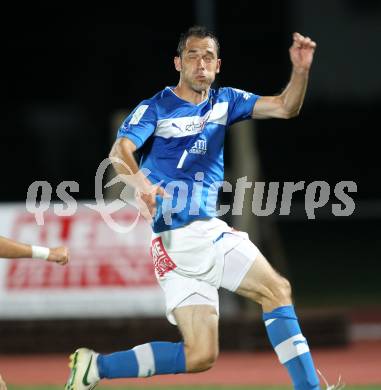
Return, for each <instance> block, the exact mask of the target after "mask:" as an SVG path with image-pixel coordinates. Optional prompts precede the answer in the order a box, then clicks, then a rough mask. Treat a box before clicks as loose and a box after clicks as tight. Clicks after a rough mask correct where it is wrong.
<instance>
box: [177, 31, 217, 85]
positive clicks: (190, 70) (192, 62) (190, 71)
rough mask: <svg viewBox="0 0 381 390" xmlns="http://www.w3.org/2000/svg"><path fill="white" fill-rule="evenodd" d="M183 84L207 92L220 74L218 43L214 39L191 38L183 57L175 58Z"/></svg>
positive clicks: (188, 40)
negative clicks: (217, 74)
mask: <svg viewBox="0 0 381 390" xmlns="http://www.w3.org/2000/svg"><path fill="white" fill-rule="evenodd" d="M175 65H176V69H177V70H178V71H179V72H180V77H181V80H182V82H184V83H186V84H187V85H188V86H189V87H190V88H191V89H192V90H193V91H195V92H201V91H205V90H206V89H208V88H209V87H210V85H211V84H212V83H213V81H214V79H215V77H216V73H219V72H220V65H221V60H220V59H219V58H217V47H216V43H215V42H214V40H213V39H212V38H197V37H189V38H188V39H187V42H186V45H185V48H184V50H183V53H182V55H181V57H176V58H175Z"/></svg>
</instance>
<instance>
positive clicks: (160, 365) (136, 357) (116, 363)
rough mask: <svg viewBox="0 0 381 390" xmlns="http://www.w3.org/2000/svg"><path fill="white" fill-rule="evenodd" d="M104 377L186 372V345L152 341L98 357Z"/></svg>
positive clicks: (99, 369) (102, 376) (100, 373)
mask: <svg viewBox="0 0 381 390" xmlns="http://www.w3.org/2000/svg"><path fill="white" fill-rule="evenodd" d="M97 364H98V371H99V376H100V377H101V378H109V379H112V378H137V377H147V376H152V375H160V374H180V373H183V372H185V353H184V343H168V342H153V343H149V344H143V345H138V346H137V347H135V348H132V349H130V350H128V351H121V352H115V353H112V354H110V355H101V354H99V356H98V360H97Z"/></svg>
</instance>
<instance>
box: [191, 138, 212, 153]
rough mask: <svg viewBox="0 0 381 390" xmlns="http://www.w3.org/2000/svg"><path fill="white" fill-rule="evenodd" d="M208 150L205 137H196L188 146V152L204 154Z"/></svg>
mask: <svg viewBox="0 0 381 390" xmlns="http://www.w3.org/2000/svg"><path fill="white" fill-rule="evenodd" d="M207 150H208V144H207V141H206V139H198V140H197V141H196V142H195V143H194V144H193V146H192V147H191V148H190V150H189V153H194V154H205V153H206V151H207Z"/></svg>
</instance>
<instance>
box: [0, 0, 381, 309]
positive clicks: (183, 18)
mask: <svg viewBox="0 0 381 390" xmlns="http://www.w3.org/2000/svg"><path fill="white" fill-rule="evenodd" d="M106 4H107V5H106ZM209 5H210V4H209V2H207V1H204V2H202V1H200V2H197V1H184V2H172V1H169V2H148V3H147V2H133V3H132V2H110V3H102V2H101V3H99V4H96V3H91V4H90V3H88V4H87V3H81V2H77V3H74V2H73V3H70V2H42V1H40V2H33V5H32V4H25V5H21V4H13V5H9V6H10V8H9V9H8V10H7V11H6V12H3V20H4V22H3V23H4V24H2V27H1V28H2V30H3V32H2V39H1V42H2V44H1V57H2V60H1V61H2V71H1V73H0V78H1V88H0V94H1V95H2V110H1V111H2V115H1V132H0V164H1V167H2V168H1V178H2V179H1V185H0V202H14V201H17V202H24V201H25V198H26V193H27V189H28V186H29V185H30V184H31V183H32V182H33V181H35V180H47V181H49V182H50V183H51V184H52V186H53V188H55V187H56V186H57V185H58V184H59V183H60V182H61V181H63V180H75V181H77V182H78V183H79V188H80V191H79V193H78V194H74V197H75V198H76V199H78V200H87V199H92V198H93V197H94V174H95V172H96V169H97V167H98V164H99V162H100V161H101V160H103V159H104V158H105V157H106V156H107V155H108V152H109V149H110V146H111V135H110V134H111V120H112V117H113V115H114V114H115V112H118V111H120V110H128V109H131V108H133V107H134V106H135V105H136V104H138V103H139V102H140V101H141V100H143V99H144V98H147V97H150V96H152V95H153V94H155V93H156V92H157V91H158V90H160V89H162V88H163V87H164V86H166V85H175V84H176V82H177V80H178V74H177V72H176V71H175V70H174V67H173V64H172V59H173V56H174V54H175V50H176V46H177V41H178V38H179V34H180V33H181V32H183V31H184V30H186V29H187V28H188V27H189V26H191V25H193V24H196V23H197V22H199V23H200V22H202V21H203V20H204V21H206V22H207V23H208V24H211V25H213V26H214V30H215V32H216V33H217V35H218V37H219V39H220V43H221V46H222V50H221V57H222V61H223V62H222V73H221V75H220V76H219V78H218V83H219V85H227V86H234V87H237V88H242V89H245V90H248V91H253V92H256V93H258V94H262V95H264V94H275V93H277V92H279V91H280V90H281V89H282V88H283V87H284V86H285V85H286V82H287V80H288V77H289V74H290V69H291V68H290V61H289V56H288V48H289V45H290V43H291V34H292V32H293V31H299V32H301V33H302V34H305V35H309V36H310V37H311V38H312V39H314V40H315V41H316V42H317V45H318V48H317V51H316V55H315V61H314V64H313V67H312V71H311V81H310V85H309V88H308V92H307V96H306V101H305V104H304V107H303V109H302V112H301V114H300V116H299V117H297V118H295V119H292V120H289V121H282V120H269V121H257V122H256V141H257V147H258V151H259V159H260V163H261V166H262V173H261V175H262V179H263V180H264V181H267V182H268V181H281V182H284V181H295V182H297V181H299V180H304V181H305V182H306V183H307V184H308V183H310V182H312V181H314V180H324V181H327V182H328V183H330V185H331V186H334V185H335V183H337V182H339V181H342V180H350V181H355V182H356V183H357V188H358V191H357V193H354V194H351V196H352V197H353V198H354V200H355V202H356V210H355V213H354V214H353V215H352V216H350V217H330V216H329V215H328V216H327V214H329V209H328V213H327V212H325V213H323V212H321V213H319V211H317V214H316V215H317V218H316V220H308V219H307V218H306V217H305V216H304V217H303V215H302V216H300V215H299V216H298V215H296V214H295V213H292V214H291V216H290V217H281V218H278V217H277V216H273V217H269V218H268V220H271V223H270V224H269V223H268V222H266V221H264V219H265V218H260V224H263V228H264V229H270V230H271V229H273V230H275V231H276V239H275V240H276V241H274V238H272V239H270V240H269V241H268V242H264V243H263V251H264V252H265V254H267V255H268V256H269V257H271V251H272V243H274V242H276V243H277V244H279V245H281V247H282V251H283V252H284V257H285V260H286V269H287V273H288V275H289V277H290V279H291V280H292V282H293V285H294V292H295V297H296V300H297V301H299V302H300V304H301V305H302V307H306V308H308V307H316V306H319V307H320V306H322V307H334V308H336V307H340V308H342V307H347V306H348V307H349V306H351V307H353V306H358V307H361V308H364V307H366V306H367V305H372V307H373V305H376V304H380V302H381V291H380V290H381V289H380V271H381V261H380V260H381V243H380V237H379V234H380V227H381V224H380V219H381V180H380V157H379V156H380V146H379V142H380V139H381V137H380V126H379V114H380V108H381V73H380V64H381V51H380V50H379V48H380V43H379V41H380V37H381V3H380V2H378V1H376V0H364V1H361V2H359V1H355V0H346V1H344V0H334V1H328V0H325V1H321V2H318V3H316V2H304V1H303V0H292V1H287V2H286V1H281V0H279V1H275V0H273V1H266V2H257V1H255V2H254V1H249V0H247V1H244V0H236V1H234V2H227V1H215V4H214V6H215V9H214V11H213V10H212V14H211V15H212V16H210V15H209V16H208V14H207V12H208V7H209ZM231 136H232V135H230V136H229V137H231ZM228 141H229V139H228ZM234 158H243V157H242V156H234V155H232V153H231V151H230V150H229V146H227V147H226V161H227V166H228V167H229V164H231V163H232V161H233V159H234ZM295 200H296V201H299V202H303V200H304V197H303V193H300V194H298V195H296V196H295ZM326 210H327V209H326ZM294 211H295V210H293V212H294ZM293 215H294V216H293ZM227 218H229V216H228V217H227ZM270 236H271V234H270ZM254 240H255V239H254Z"/></svg>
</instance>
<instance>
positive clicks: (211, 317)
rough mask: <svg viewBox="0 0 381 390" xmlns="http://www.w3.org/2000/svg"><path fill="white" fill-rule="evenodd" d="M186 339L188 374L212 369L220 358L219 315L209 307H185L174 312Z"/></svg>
mask: <svg viewBox="0 0 381 390" xmlns="http://www.w3.org/2000/svg"><path fill="white" fill-rule="evenodd" d="M173 313H174V316H175V318H176V322H177V325H178V327H179V329H180V331H181V334H182V336H183V339H184V349H185V362H186V371H187V372H200V371H205V370H208V369H209V368H211V367H212V366H213V364H214V362H215V361H216V359H217V356H218V315H217V313H216V309H215V308H214V307H213V306H209V305H192V306H183V307H179V308H177V309H175V310H174V312H173Z"/></svg>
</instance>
